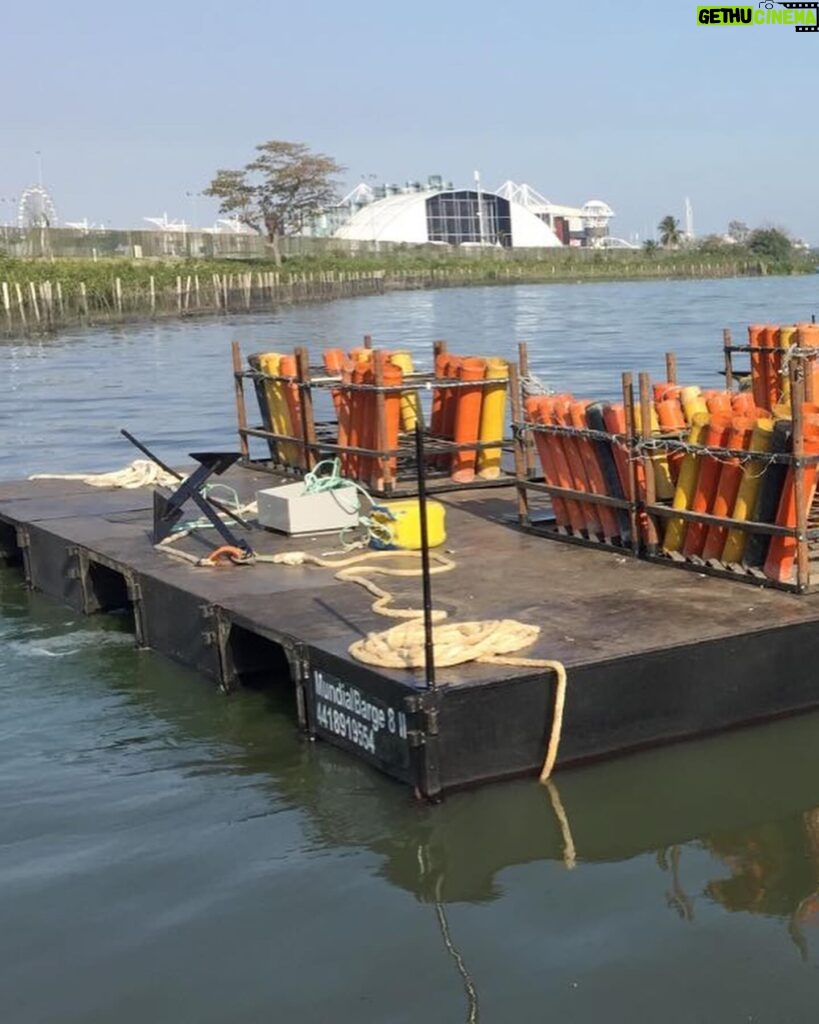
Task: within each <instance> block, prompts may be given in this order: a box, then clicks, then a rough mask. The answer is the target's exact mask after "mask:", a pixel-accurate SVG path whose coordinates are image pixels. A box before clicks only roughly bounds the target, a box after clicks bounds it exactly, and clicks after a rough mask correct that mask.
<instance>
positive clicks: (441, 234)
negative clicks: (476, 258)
mask: <svg viewBox="0 0 819 1024" xmlns="http://www.w3.org/2000/svg"><path fill="white" fill-rule="evenodd" d="M426 207H427V234H428V237H429V241H430V242H446V243H448V244H449V245H462V244H463V243H464V242H467V243H468V242H472V243H475V244H478V245H503V246H511V244H512V217H511V213H510V210H509V200H508V199H504V198H503V197H502V196H498V195H495V194H494V193H492V192H480V193H479V192H477V191H475V190H472V189H462V190H458V191H453V192H440V193H438V195H434V196H430V197H429V199H427V202H426Z"/></svg>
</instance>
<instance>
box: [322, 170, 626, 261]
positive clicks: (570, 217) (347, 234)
mask: <svg viewBox="0 0 819 1024" xmlns="http://www.w3.org/2000/svg"><path fill="white" fill-rule="evenodd" d="M613 216H614V211H613V210H612V209H611V207H609V206H608V205H607V204H606V203H604V202H601V201H600V200H592V201H590V202H588V203H586V204H585V206H583V207H575V206H564V205H560V204H557V203H552V202H551V201H550V200H548V199H545V198H544V197H543V196H542V195H541V194H540V193H539V192H537V191H536V190H535V189H533V188H532V187H531V186H529V185H518V184H516V183H515V182H513V181H507V182H505V183H504V184H503V185H502V186H501V187H500V188H499V189H498V190H497V191H496V192H488V191H485V190H483V189H481V188H480V185H479V184H478V182H477V175H476V187H475V188H455V187H454V186H453V185H452V183H451V182H450V183H448V184H445V183H444V181H443V179H442V178H441V177H440V176H437V175H435V176H433V177H431V178H429V179H428V181H427V183H426V184H425V185H422V184H421V183H420V182H417V181H416V182H412V181H408V182H407V183H406V185H404V186H403V187H401V186H398V185H381V186H378V187H377V188H373V187H371V186H370V185H367V184H365V183H363V182H362V183H361V184H359V185H357V186H356V188H354V189H353V190H352V192H350V193H349V195H347V196H345V197H344V199H342V200H341V202H340V203H339V204H338V205H337V206H333V207H330V208H328V209H326V210H324V212H323V213H322V214H320V215H319V216H318V217H316V218H315V219H314V220H312V221H311V222H310V224H308V225H307V226H306V229H305V232H304V233H305V234H308V235H313V236H323V237H327V236H331V237H334V238H339V239H344V240H345V241H348V242H352V243H355V242H362V243H376V244H377V243H380V242H384V243H389V244H398V245H401V244H403V245H441V246H461V247H476V248H477V247H486V246H490V247H502V248H514V249H526V248H528V249H556V248H560V247H562V246H567V245H572V246H577V245H583V246H586V245H591V246H597V245H600V244H604V243H605V239H606V236H607V234H608V224H609V220H610V219H611V218H612V217H613Z"/></svg>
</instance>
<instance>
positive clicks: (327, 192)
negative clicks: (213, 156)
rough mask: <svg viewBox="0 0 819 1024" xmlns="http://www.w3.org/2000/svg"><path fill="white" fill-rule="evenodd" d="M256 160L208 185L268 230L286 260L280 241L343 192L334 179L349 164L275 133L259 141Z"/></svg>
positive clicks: (235, 211)
mask: <svg viewBox="0 0 819 1024" xmlns="http://www.w3.org/2000/svg"><path fill="white" fill-rule="evenodd" d="M256 151H257V153H258V154H259V155H258V156H257V157H256V158H255V160H251V161H250V163H248V164H245V166H244V167H243V168H242V169H241V170H239V171H230V170H220V171H217V173H216V177H215V178H214V179H213V181H211V183H210V185H209V186H208V187H207V188H206V189H205V195H207V196H213V197H215V198H216V199H218V200H219V212H220V213H226V214H230V215H232V216H234V217H236V218H238V220H240V221H241V222H242V223H243V224H247V225H248V227H251V228H253V230H254V231H258V232H259V234H260V235H262V234H263V235H265V237H266V238H267V240H268V242H269V243H270V245H271V247H272V249H273V258H274V259H275V261H276V263H277V264H281V253H280V250H279V242H280V240H281V239H282V238H283V237H285V236H286V235H292V234H295V233H296V232H298V231H301V230H302V229H303V228H304V225H305V223H306V222H307V221H308V220H309V219H310V218H311V217H314V216H315V215H316V214H317V213H319V212H320V211H321V210H322V209H324V208H325V207H327V206H329V205H330V204H331V203H333V202H334V201H335V200H336V198H337V196H338V192H337V183H336V181H335V180H334V179H335V176H336V175H337V174H340V173H341V172H342V171H343V170H344V168H343V167H342V166H341V165H340V164H338V163H336V161H335V160H333V158H332V157H329V156H326V155H325V154H324V153H313V152H312V151H311V150H310V149H309V148H308V147H307V146H305V145H304V144H303V143H301V142H282V141H280V140H276V139H272V140H270V141H269V142H262V143H261V144H260V145H258V146H256Z"/></svg>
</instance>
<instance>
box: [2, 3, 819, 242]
mask: <svg viewBox="0 0 819 1024" xmlns="http://www.w3.org/2000/svg"><path fill="white" fill-rule="evenodd" d="M776 6H777V7H779V5H776ZM696 7H697V4H696V2H695V0H694V2H692V0H671V2H670V3H669V2H664V3H657V2H652V3H649V2H644V0H631V2H621V3H619V4H616V3H613V2H612V0H572V2H571V3H568V2H567V3H562V4H560V3H556V2H554V0H541V2H539V3H528V2H526V3H511V4H505V5H504V4H500V3H497V2H496V3H494V4H489V3H486V2H485V0H473V2H472V3H468V4H467V3H462V2H461V0H448V2H447V3H446V4H441V3H430V2H428V0H415V2H414V3H411V4H407V3H402V4H395V3H392V4H389V3H388V4H379V5H374V4H342V3H338V2H334V3H328V2H326V0H310V2H307V3H294V2H292V0H289V2H288V3H286V4H285V3H281V2H279V0H273V2H270V0H265V2H257V0H233V3H230V4H225V3H224V0H220V2H218V3H215V2H211V0H197V2H195V3H194V2H191V0H168V2H166V3H158V2H156V0H140V2H139V3H133V4H112V3H110V0H108V2H106V3H101V2H97V0H93V2H88V0H74V2H73V3H70V4H68V3H65V2H64V0H62V2H55V0H42V2H41V3H39V4H37V5H36V6H34V7H32V6H31V5H26V4H21V3H15V4H10V5H7V6H6V7H5V9H4V13H3V18H2V29H0V31H2V35H3V46H2V53H3V57H2V61H0V96H3V97H4V101H3V104H2V112H0V223H4V222H9V221H11V220H12V219H13V213H12V211H13V208H14V203H13V200H14V199H15V198H16V197H18V196H19V194H20V192H21V191H22V189H23V188H25V187H26V186H27V185H29V184H32V183H35V182H36V180H37V173H38V172H37V158H36V156H35V153H36V152H38V151H39V153H40V154H41V160H42V169H43V178H44V182H45V184H46V186H47V188H48V189H49V191H50V192H51V194H52V196H53V199H54V202H55V205H56V207H57V214H58V217H59V219H60V221H61V222H64V221H66V220H82V219H83V218H88V220H89V221H91V222H94V223H96V224H105V225H111V226H116V227H139V226H144V221H143V218H144V217H146V216H161V215H162V214H163V212H167V214H168V216H169V217H171V218H178V219H184V220H185V221H187V222H188V223H189V224H191V223H195V224H198V225H200V226H202V225H211V224H213V222H214V219H215V217H216V207H215V205H214V203H213V202H212V200H209V199H206V198H203V197H201V196H199V197H197V193H200V192H201V191H202V189H203V188H205V187H206V186H207V184H208V182H209V181H210V179H211V177H212V176H213V174H214V173H215V172H216V170H217V169H218V168H221V167H240V166H242V165H243V164H244V163H246V162H247V161H248V160H249V159H251V158H252V156H253V147H254V145H256V144H257V143H259V142H262V141H264V140H266V139H285V140H289V141H299V142H304V143H306V144H307V145H309V146H310V147H311V148H313V149H315V150H317V151H320V152H324V153H328V154H330V155H331V156H333V157H334V158H335V159H337V160H338V161H339V162H340V163H341V164H343V165H344V166H345V167H346V168H347V170H346V171H345V174H344V178H343V184H344V185H345V186H347V187H352V186H354V185H355V184H357V183H358V182H360V181H361V180H362V178H364V179H366V180H370V176H371V175H374V176H375V180H377V181H381V182H396V183H403V182H404V181H406V180H407V179H425V178H426V177H428V176H429V175H431V174H442V175H444V176H445V178H446V179H449V180H452V181H454V182H455V183H456V184H461V185H467V184H469V183H471V181H472V175H473V173H474V171H475V170H479V171H480V174H481V180H482V182H483V184H484V186H485V187H488V188H496V187H497V186H499V185H500V184H502V183H503V182H504V181H505V180H507V179H509V178H511V179H513V180H515V181H518V182H524V181H525V182H528V183H529V184H530V185H532V186H534V187H535V188H536V189H538V190H539V191H540V192H542V193H543V194H544V195H546V196H547V197H548V198H549V199H551V200H553V201H554V202H559V203H567V204H582V203H583V202H585V201H586V200H588V199H591V198H599V199H603V200H605V201H606V202H608V203H609V204H610V205H611V206H612V208H613V209H614V210H615V213H616V218H615V220H614V221H613V223H612V233H614V234H617V235H620V236H621V237H626V238H630V237H633V236H634V235H635V234H637V235H639V237H640V238H641V239H642V238H645V237H647V236H650V235H654V234H656V224H657V222H658V221H659V220H660V219H661V218H662V217H664V216H665V215H666V214H669V213H671V214H673V215H675V216H677V217H679V218H680V219H681V220H682V219H683V217H684V203H685V197H686V196H689V197H690V199H691V202H692V205H693V211H694V227H695V231H696V233H697V234H707V233H711V232H721V231H724V230H725V228H726V226H727V224H728V221H729V220H732V219H740V220H744V221H746V222H747V223H748V224H749V225H751V226H756V225H762V224H774V225H777V226H783V227H785V228H787V229H789V230H790V231H792V232H793V233H794V234H795V235H797V236H800V237H803V238H805V239H807V240H808V241H810V242H812V243H814V244H819V204H817V203H816V202H815V201H814V196H815V177H816V175H815V168H816V167H817V166H819V135H817V133H816V131H815V130H814V114H813V109H812V106H813V98H814V95H815V93H816V87H817V83H818V81H819V33H815V34H814V33H797V32H795V30H794V28H793V27H791V26H773V25H772V26H759V27H756V26H754V27H748V28H746V27H737V28H729V27H724V26H712V27H704V26H700V25H698V24H697V19H696Z"/></svg>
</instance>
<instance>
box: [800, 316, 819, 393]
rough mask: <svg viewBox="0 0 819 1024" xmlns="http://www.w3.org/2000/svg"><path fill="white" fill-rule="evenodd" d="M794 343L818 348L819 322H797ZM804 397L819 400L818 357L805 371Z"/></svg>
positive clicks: (802, 346) (804, 346) (803, 346)
mask: <svg viewBox="0 0 819 1024" xmlns="http://www.w3.org/2000/svg"><path fill="white" fill-rule="evenodd" d="M796 344H797V345H798V346H799V348H819V324H797V325H796ZM805 398H806V399H807V400H808V401H809V402H817V401H819V358H817V359H812V360H811V362H810V364H809V366H808V368H807V370H806V372H805Z"/></svg>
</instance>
